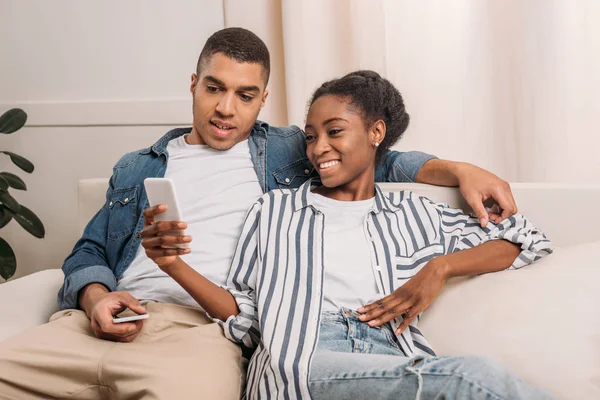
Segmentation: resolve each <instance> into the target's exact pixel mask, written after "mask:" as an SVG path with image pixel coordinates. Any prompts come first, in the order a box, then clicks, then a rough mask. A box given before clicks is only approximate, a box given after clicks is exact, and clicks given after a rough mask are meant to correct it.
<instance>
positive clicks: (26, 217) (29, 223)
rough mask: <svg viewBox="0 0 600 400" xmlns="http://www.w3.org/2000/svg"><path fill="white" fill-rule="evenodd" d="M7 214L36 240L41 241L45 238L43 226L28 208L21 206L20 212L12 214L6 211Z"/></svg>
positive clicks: (10, 211)
mask: <svg viewBox="0 0 600 400" xmlns="http://www.w3.org/2000/svg"><path fill="white" fill-rule="evenodd" d="M8 212H9V213H10V214H11V215H12V217H13V218H14V219H15V221H17V222H18V223H19V225H21V226H22V227H23V229H25V230H26V231H27V232H29V233H31V234H32V235H33V236H35V237H36V238H39V239H43V238H44V236H46V229H45V228H44V224H43V223H42V221H40V219H39V218H38V217H37V215H35V214H34V213H33V211H31V210H30V209H29V208H27V207H25V206H23V205H22V206H21V210H20V211H19V212H18V213H15V212H12V210H8Z"/></svg>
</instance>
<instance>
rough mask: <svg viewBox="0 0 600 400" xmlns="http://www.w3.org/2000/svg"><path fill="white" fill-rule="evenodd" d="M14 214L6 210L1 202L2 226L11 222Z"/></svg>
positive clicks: (0, 220)
mask: <svg viewBox="0 0 600 400" xmlns="http://www.w3.org/2000/svg"><path fill="white" fill-rule="evenodd" d="M11 219H12V215H10V213H9V212H8V211H5V210H4V206H3V205H1V204H0V228H4V227H5V226H6V224H8V223H9V222H10V220H11Z"/></svg>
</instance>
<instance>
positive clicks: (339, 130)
mask: <svg viewBox="0 0 600 400" xmlns="http://www.w3.org/2000/svg"><path fill="white" fill-rule="evenodd" d="M341 131H342V130H341V129H330V130H329V135H337V134H338V133H340V132H341Z"/></svg>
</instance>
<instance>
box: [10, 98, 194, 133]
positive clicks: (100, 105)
mask: <svg viewBox="0 0 600 400" xmlns="http://www.w3.org/2000/svg"><path fill="white" fill-rule="evenodd" d="M13 107H19V108H22V109H23V110H25V112H27V115H28V119H27V125H26V126H29V127H51V126H123V125H135V126H138V125H190V124H191V122H192V100H191V97H190V98H188V97H186V98H173V99H141V100H101V101H99V100H90V101H48V102H40V101H35V102H12V103H0V113H2V112H4V110H8V109H10V108H13Z"/></svg>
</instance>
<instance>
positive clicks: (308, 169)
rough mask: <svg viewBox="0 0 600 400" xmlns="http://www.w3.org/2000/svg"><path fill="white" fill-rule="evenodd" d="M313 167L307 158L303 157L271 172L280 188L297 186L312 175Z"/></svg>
mask: <svg viewBox="0 0 600 400" xmlns="http://www.w3.org/2000/svg"><path fill="white" fill-rule="evenodd" d="M313 171H314V167H313V166H312V165H311V163H310V161H308V158H303V159H301V160H298V161H294V162H293V163H291V164H288V165H286V166H285V167H283V168H280V169H278V170H277V171H274V172H273V177H274V178H275V182H277V185H279V188H280V189H290V188H297V187H299V186H300V185H302V184H303V183H304V182H306V181H307V180H308V179H309V178H310V177H311V175H312V173H313Z"/></svg>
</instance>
